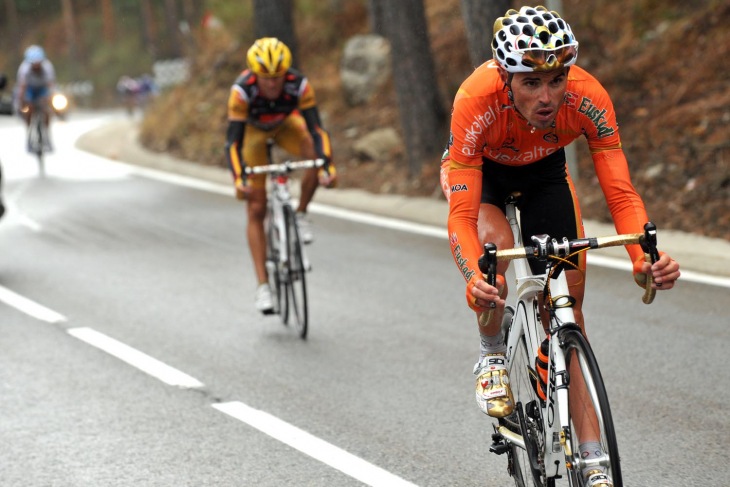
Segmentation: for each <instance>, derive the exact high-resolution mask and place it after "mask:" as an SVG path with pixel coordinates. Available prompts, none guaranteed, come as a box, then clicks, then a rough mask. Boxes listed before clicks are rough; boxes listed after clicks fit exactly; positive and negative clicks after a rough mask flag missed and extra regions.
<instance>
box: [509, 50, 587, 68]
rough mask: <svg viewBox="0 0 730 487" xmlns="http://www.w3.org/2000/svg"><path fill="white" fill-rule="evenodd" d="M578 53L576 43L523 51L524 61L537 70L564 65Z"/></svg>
mask: <svg viewBox="0 0 730 487" xmlns="http://www.w3.org/2000/svg"><path fill="white" fill-rule="evenodd" d="M577 55H578V49H577V48H576V46H575V45H571V44H568V45H565V46H561V47H558V48H557V49H526V50H524V51H522V63H523V64H524V65H526V66H529V67H531V68H533V69H535V70H538V71H539V70H548V69H553V68H555V67H557V66H564V65H566V64H567V63H569V62H570V61H572V60H573V59H575V58H576V56H577Z"/></svg>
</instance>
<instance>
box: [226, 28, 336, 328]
mask: <svg viewBox="0 0 730 487" xmlns="http://www.w3.org/2000/svg"><path fill="white" fill-rule="evenodd" d="M246 61H247V65H248V67H247V69H245V70H244V71H243V72H241V74H240V75H239V76H238V78H237V79H236V81H235V82H234V83H233V86H232V87H231V90H230V95H229V98H228V131H227V136H226V157H227V160H228V164H229V167H230V169H231V173H232V176H233V180H234V184H235V189H236V197H237V198H238V199H241V200H246V202H247V207H248V224H247V228H246V234H247V237H248V244H249V248H250V251H251V256H252V259H253V263H254V268H255V271H256V278H257V280H258V287H257V289H256V296H255V303H256V308H257V309H258V310H259V311H261V312H262V313H269V312H271V310H272V309H273V300H272V296H271V290H270V289H269V285H268V277H267V272H266V235H265V232H264V218H265V216H266V175H265V174H257V175H251V176H247V175H246V173H245V169H244V168H245V167H246V166H260V165H265V164H267V163H268V156H267V154H268V152H267V151H268V148H267V141H269V140H273V141H274V143H275V145H278V146H280V147H281V148H283V149H284V150H285V151H286V152H288V153H290V154H293V155H294V156H297V157H300V158H302V159H315V158H321V159H324V160H325V166H324V167H323V168H321V169H317V168H312V169H309V170H307V171H306V172H305V173H304V176H303V178H302V182H301V192H300V196H299V203H298V207H297V215H296V219H297V227H298V229H299V234H300V236H301V238H302V241H304V243H309V242H311V241H312V240H313V235H312V230H311V224H310V222H309V220H308V218H307V206H308V205H309V203H310V201H311V200H312V198H313V197H314V193H315V191H316V189H317V187H318V186H319V185H322V186H326V187H330V186H332V185H334V183H335V180H336V174H335V168H334V165H333V164H332V163H331V159H332V150H331V147H330V138H329V134H328V133H327V132H326V131H325V130H324V129H323V128H322V123H321V121H320V116H319V111H318V109H317V102H316V98H315V94H314V88H313V87H312V85H311V84H310V83H309V80H308V79H307V77H305V76H304V75H303V74H302V73H300V72H299V71H297V70H295V69H293V68H292V67H291V65H292V55H291V51H290V50H289V48H288V47H287V46H286V44H284V43H283V42H281V41H280V40H279V39H277V38H275V37H263V38H260V39H257V40H256V41H255V42H254V43H253V45H252V46H251V47H250V48H249V50H248V52H247V55H246Z"/></svg>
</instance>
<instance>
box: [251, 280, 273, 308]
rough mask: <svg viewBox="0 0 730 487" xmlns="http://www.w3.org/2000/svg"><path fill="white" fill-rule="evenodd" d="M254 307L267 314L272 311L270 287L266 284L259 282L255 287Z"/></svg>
mask: <svg viewBox="0 0 730 487" xmlns="http://www.w3.org/2000/svg"><path fill="white" fill-rule="evenodd" d="M255 303H256V309H257V310H259V311H261V312H262V313H263V314H265V315H268V314H271V313H273V312H274V300H273V298H272V297H271V289H269V285H268V284H260V285H259V287H258V288H256V298H255Z"/></svg>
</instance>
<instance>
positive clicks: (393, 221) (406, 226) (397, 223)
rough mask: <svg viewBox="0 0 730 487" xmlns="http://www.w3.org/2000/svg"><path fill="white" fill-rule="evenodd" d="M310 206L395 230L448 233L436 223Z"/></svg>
mask: <svg viewBox="0 0 730 487" xmlns="http://www.w3.org/2000/svg"><path fill="white" fill-rule="evenodd" d="M309 208H311V211H312V212H313V213H318V214H321V215H326V216H330V217H333V218H340V219H342V220H350V221H354V222H358V223H365V224H368V225H373V226H377V227H383V228H390V229H393V230H401V231H403V232H410V233H416V234H418V235H426V236H428V237H437V238H443V239H446V238H447V236H448V233H447V231H446V228H439V227H436V226H434V225H425V224H423V223H414V222H409V221H405V220H399V219H397V218H391V217H385V216H378V215H371V214H369V213H362V212H359V211H353V210H346V209H343V208H336V207H333V206H327V205H323V204H319V203H310V205H309Z"/></svg>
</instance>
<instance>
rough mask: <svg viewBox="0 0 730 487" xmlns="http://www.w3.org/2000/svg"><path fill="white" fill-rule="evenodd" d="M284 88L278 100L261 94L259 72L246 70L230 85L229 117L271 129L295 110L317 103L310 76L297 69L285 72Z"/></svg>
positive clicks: (262, 128)
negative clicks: (257, 83) (257, 81)
mask: <svg viewBox="0 0 730 487" xmlns="http://www.w3.org/2000/svg"><path fill="white" fill-rule="evenodd" d="M284 76H285V80H284V89H283V90H282V92H281V95H280V96H279V98H277V99H276V100H269V99H267V98H264V97H262V96H259V89H258V86H257V85H256V74H254V73H253V72H251V70H248V69H247V70H245V71H243V72H242V73H241V74H240V76H239V77H238V78H237V79H236V81H235V83H233V86H232V87H231V93H230V96H229V98H228V120H229V121H239V122H245V123H247V124H251V125H253V126H254V127H256V128H259V129H261V130H266V131H268V130H272V129H274V128H276V127H277V126H278V125H280V124H281V122H282V121H284V119H285V118H286V117H288V116H289V115H290V114H291V113H292V112H293V111H294V110H299V111H300V112H303V111H305V110H307V109H309V108H312V107H316V105H317V102H316V99H315V96H314V88H312V85H311V84H309V81H308V80H307V78H306V77H305V76H304V75H302V74H301V73H299V72H298V71H296V70H294V69H289V70H288V71H287V73H286V74H285V75H284Z"/></svg>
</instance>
